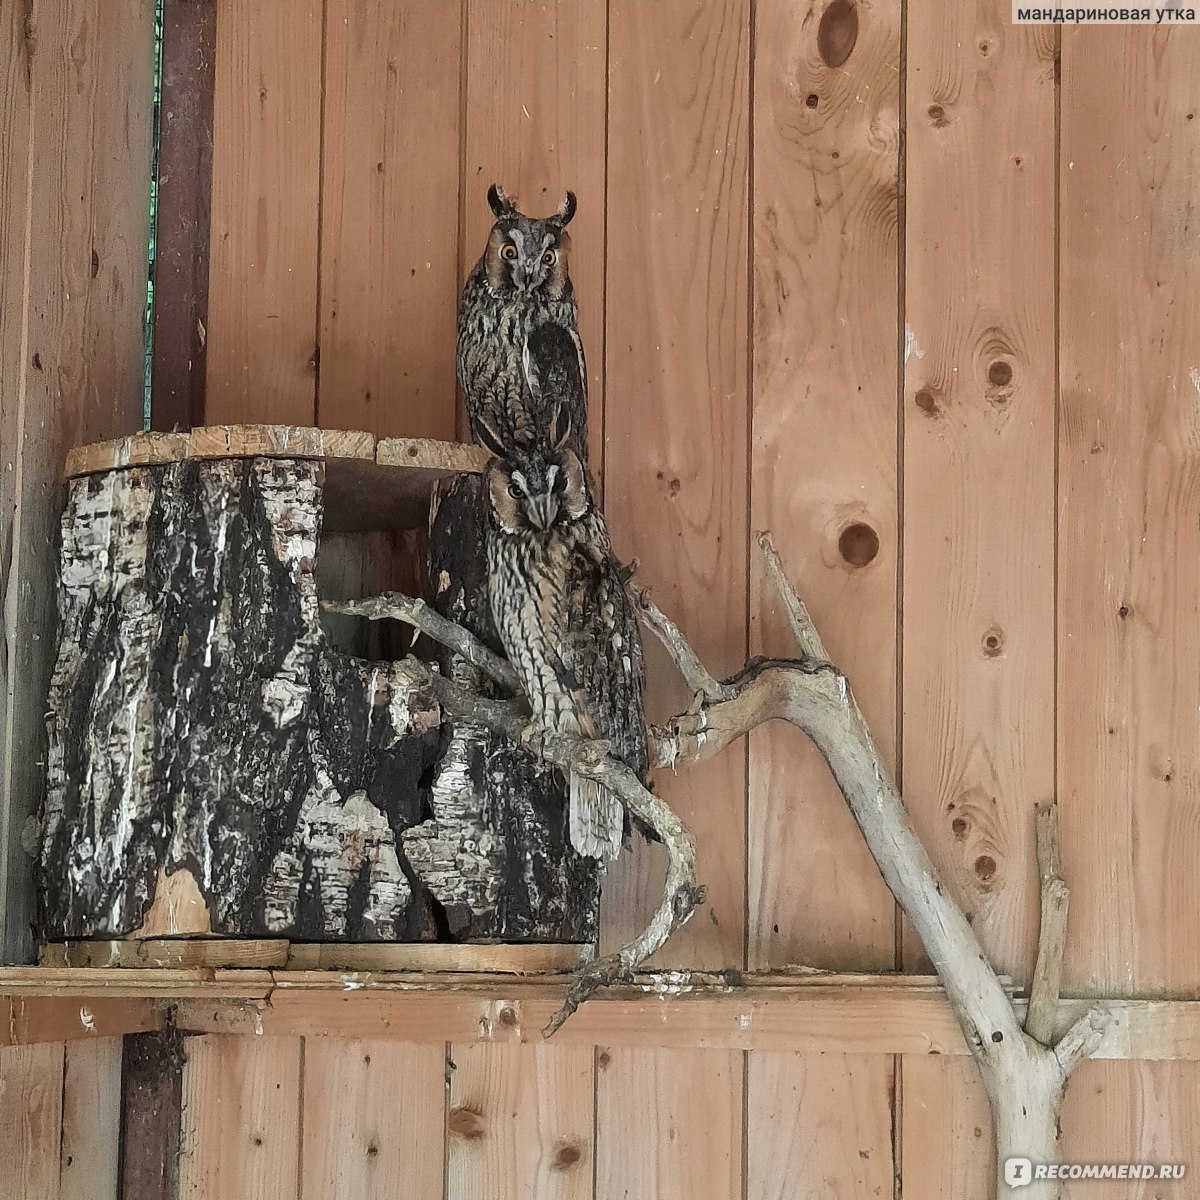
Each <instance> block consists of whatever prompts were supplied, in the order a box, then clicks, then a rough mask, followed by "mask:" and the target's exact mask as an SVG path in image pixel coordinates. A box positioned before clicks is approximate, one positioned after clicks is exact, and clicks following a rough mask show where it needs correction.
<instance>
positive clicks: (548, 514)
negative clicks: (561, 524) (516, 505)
mask: <svg viewBox="0 0 1200 1200" xmlns="http://www.w3.org/2000/svg"><path fill="white" fill-rule="evenodd" d="M525 512H526V514H527V515H528V517H529V522H530V524H531V525H533V527H534V528H535V529H539V530H541V531H542V533H547V532H548V531H549V530H550V527H551V526H552V525H553V524H554V521H555V518H557V516H558V497H557V496H556V495H555V494H554V493H553V492H543V493H542V494H541V495H540V496H530V497H528V502H527V503H526V505H525Z"/></svg>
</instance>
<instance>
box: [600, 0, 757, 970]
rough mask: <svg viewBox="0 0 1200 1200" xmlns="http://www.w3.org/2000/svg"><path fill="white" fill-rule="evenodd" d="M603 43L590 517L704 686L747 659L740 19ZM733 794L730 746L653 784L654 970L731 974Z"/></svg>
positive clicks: (641, 854)
mask: <svg viewBox="0 0 1200 1200" xmlns="http://www.w3.org/2000/svg"><path fill="white" fill-rule="evenodd" d="M611 37H612V45H611V47H610V78H609V88H610V95H609V109H610V117H609V120H610V130H609V179H610V183H611V198H610V203H609V212H608V228H609V251H608V290H609V294H610V295H611V296H612V297H613V301H614V302H613V303H612V304H610V305H609V311H608V330H607V346H608V355H607V359H608V361H607V368H606V369H607V387H608V399H607V403H606V406H605V407H606V414H607V415H606V418H605V440H606V444H607V447H608V453H607V455H606V458H605V481H606V495H607V502H606V505H605V507H606V510H607V515H608V523H609V528H610V530H611V532H612V536H613V542H614V544H615V545H616V548H617V551H618V553H619V554H621V555H622V556H625V557H630V556H636V557H637V558H638V559H639V560H640V563H641V569H640V571H639V574H638V580H639V582H641V583H642V584H643V585H644V586H648V587H650V588H651V589H652V590H653V592H654V595H655V598H656V600H657V601H658V603H659V604H660V605H661V606H662V607H663V608H664V609H665V610H666V611H667V612H668V613H669V614H670V615H671V616H672V617H673V618H674V619H675V620H676V621H677V622H678V623H679V625H680V627H681V628H682V629H683V631H684V633H685V634H686V635H687V636H688V638H689V639H690V640H691V643H692V645H693V646H694V647H695V649H696V651H697V653H699V655H700V656H701V658H703V659H704V660H705V661H706V662H707V663H708V665H709V666H710V668H711V669H712V670H713V671H715V672H716V673H718V674H721V673H723V672H728V671H732V670H735V669H737V668H738V667H740V666H741V665H742V663H743V662H744V661H745V656H746V556H747V544H748V538H747V521H748V511H749V510H748V497H747V479H746V426H747V405H748V397H747V388H746V383H747V342H748V322H747V300H746V275H747V246H746V233H747V230H746V220H747V185H748V180H747V151H748V144H747V143H748V105H747V88H748V80H747V76H748V59H749V52H748V45H749V8H748V5H747V4H746V3H745V2H744V0H722V2H721V3H719V4H709V5H705V6H703V7H698V6H697V5H695V4H693V3H691V2H690V0H665V2H664V3H661V4H658V5H655V6H653V8H651V7H649V6H645V5H642V4H639V3H636V2H633V0H616V2H615V3H614V4H613V7H612V17H611ZM717 97H720V98H721V99H720V101H719V102H718V101H717V99H716V98H717ZM649 513H652V514H653V517H652V518H650V519H648V517H647V514H649ZM651 642H652V639H651ZM647 658H648V661H649V664H650V665H649V667H648V673H649V676H650V695H649V697H648V703H649V706H650V708H651V710H652V712H654V711H657V712H658V713H660V714H663V713H665V712H666V711H667V710H668V709H670V711H671V712H678V711H681V708H680V705H682V706H683V707H686V704H687V702H688V700H689V699H690V697H687V696H684V695H683V694H682V691H683V689H682V687H681V686H676V685H675V684H674V682H673V676H672V668H671V666H670V664H669V663H668V662H667V661H666V660H665V658H663V657H661V656H660V655H659V654H658V652H657V647H656V646H654V645H653V644H648V645H647ZM745 783H746V768H745V761H744V756H743V755H741V754H740V753H739V752H738V751H737V750H734V751H732V752H731V753H729V754H726V755H724V756H722V757H721V758H719V759H717V760H715V761H714V762H712V763H710V764H708V765H706V766H705V769H704V770H703V771H694V772H691V773H687V772H683V773H681V774H680V775H679V777H678V778H672V777H670V776H667V777H665V778H660V779H659V780H658V784H659V786H660V787H661V789H662V795H663V796H664V797H666V798H667V800H668V801H669V802H670V803H671V804H672V805H673V806H674V807H675V809H676V811H677V812H678V813H679V814H680V815H681V816H682V817H683V819H684V820H685V821H686V822H687V823H688V824H689V826H690V827H691V829H692V831H693V833H694V834H695V835H696V840H697V842H698V845H699V854H700V864H699V874H700V879H701V881H702V882H703V883H704V884H706V885H707V887H708V906H707V908H706V909H705V910H704V911H703V912H701V913H700V914H699V915H698V917H697V919H696V920H694V921H692V922H691V923H690V924H689V925H688V926H686V927H685V928H684V929H683V930H681V931H680V932H679V933H678V934H677V935H676V936H675V938H674V939H672V942H671V946H670V948H669V951H668V954H667V957H669V958H670V960H671V961H672V962H678V963H681V964H686V965H688V966H702V967H722V966H738V965H740V964H741V962H742V961H743V956H744V940H745V920H744V912H743V909H744V894H743V893H744V886H745V884H744V881H745V805H744V798H745V790H746V789H745ZM637 851H638V852H637V853H635V854H634V855H632V856H629V855H626V856H625V857H624V858H622V860H621V861H620V862H618V863H617V864H616V866H615V867H614V869H613V870H612V871H611V872H610V874H609V878H608V881H607V882H606V884H605V889H604V891H605V900H606V906H605V918H606V924H607V930H606V939H607V940H608V941H609V942H610V943H611V942H615V941H616V939H617V938H619V937H622V936H625V935H628V934H632V933H633V932H634V931H635V929H637V928H640V927H641V923H642V920H643V917H644V916H645V914H647V913H649V912H650V911H651V908H652V905H653V904H655V903H657V902H658V893H659V891H660V889H661V862H660V860H659V857H658V855H657V854H656V853H655V851H654V849H652V848H651V849H647V848H646V847H645V846H638V847H637Z"/></svg>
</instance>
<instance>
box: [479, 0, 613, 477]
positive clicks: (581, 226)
mask: <svg viewBox="0 0 1200 1200" xmlns="http://www.w3.org/2000/svg"><path fill="white" fill-rule="evenodd" d="M467 28H468V31H469V36H468V46H467V64H468V70H467V79H466V129H465V138H466V140H465V160H464V174H463V180H462V189H463V190H462V206H463V215H464V230H465V241H464V243H463V250H462V270H463V273H464V274H465V273H466V272H467V271H469V270H470V269H471V267H472V266H474V264H475V261H476V259H478V257H479V255H480V254H481V253H482V252H483V247H484V243H485V241H486V240H487V232H488V230H489V229H490V228H491V225H492V220H493V218H492V215H491V211H490V209H489V208H488V206H487V201H486V199H485V197H486V194H487V189H488V188H489V187H490V186H491V184H493V183H499V184H500V185H501V186H502V187H503V188H505V190H506V191H508V192H509V193H510V194H511V195H514V196H516V198H517V201H518V204H519V205H520V208H521V210H522V211H523V212H526V213H529V214H530V215H531V216H548V215H549V214H550V213H552V212H553V211H554V210H555V209H556V208H557V207H558V205H559V203H560V202H561V200H562V198H563V193H564V192H565V191H567V190H568V189H569V190H570V191H573V192H574V193H575V194H576V197H577V199H578V204H579V208H578V211H577V213H576V216H575V219H574V220H573V221H572V222H571V226H570V231H569V232H570V235H571V257H570V269H571V281H572V283H573V284H574V286H575V293H576V298H577V299H578V302H579V332H580V336H581V337H582V338H583V345H584V351H585V354H586V357H587V367H588V441H589V447H588V450H589V462H590V464H591V467H592V471H593V472H594V474H595V475H596V476H597V478H601V477H602V465H603V462H604V337H605V328H604V311H605V281H604V275H605V203H606V189H607V182H606V175H607V166H606V162H605V131H606V123H605V122H606V98H605V83H606V78H605V72H606V55H607V49H608V30H607V12H606V5H605V3H604V2H603V0H468V3H467ZM463 436H464V437H465V436H466V427H465V425H464V426H463Z"/></svg>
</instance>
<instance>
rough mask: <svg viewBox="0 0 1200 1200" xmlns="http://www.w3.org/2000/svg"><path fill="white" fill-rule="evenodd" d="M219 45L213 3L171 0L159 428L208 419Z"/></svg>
mask: <svg viewBox="0 0 1200 1200" xmlns="http://www.w3.org/2000/svg"><path fill="white" fill-rule="evenodd" d="M216 47H217V5H216V0H167V3H166V4H165V5H164V6H163V46H162V102H161V105H160V113H161V116H160V118H159V139H158V227H157V231H156V236H155V246H154V351H153V354H154V358H153V365H152V367H151V400H150V421H151V424H152V425H153V427H154V428H155V429H176V428H178V429H188V428H190V427H191V426H193V425H203V424H204V375H205V370H204V368H205V359H206V356H207V341H208V338H207V329H206V326H207V324H208V245H209V211H210V205H211V203H212V163H213V86H214V70H215V64H216Z"/></svg>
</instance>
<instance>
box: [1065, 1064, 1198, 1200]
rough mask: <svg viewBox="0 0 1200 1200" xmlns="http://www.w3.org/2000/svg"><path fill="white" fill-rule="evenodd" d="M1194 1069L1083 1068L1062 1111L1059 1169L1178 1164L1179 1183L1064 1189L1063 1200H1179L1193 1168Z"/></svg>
mask: <svg viewBox="0 0 1200 1200" xmlns="http://www.w3.org/2000/svg"><path fill="white" fill-rule="evenodd" d="M1197 1112H1200V1063H1195V1062H1176V1063H1171V1062H1159V1063H1139V1062H1087V1063H1084V1064H1083V1065H1082V1066H1081V1067H1080V1068H1079V1069H1078V1070H1077V1071H1076V1072H1075V1074H1074V1076H1073V1077H1072V1078H1071V1082H1070V1083H1069V1084H1068V1085H1067V1098H1066V1101H1065V1102H1064V1104H1063V1112H1062V1130H1063V1134H1062V1136H1063V1159H1064V1161H1066V1162H1085V1163H1087V1162H1100V1163H1107V1162H1115V1163H1121V1162H1139V1163H1154V1164H1156V1165H1157V1164H1162V1163H1183V1164H1185V1165H1186V1166H1187V1175H1186V1177H1185V1179H1184V1181H1183V1182H1172V1183H1164V1182H1163V1181H1161V1180H1159V1181H1150V1180H1143V1181H1139V1182H1137V1183H1133V1182H1126V1183H1098V1182H1096V1181H1094V1180H1088V1181H1083V1180H1080V1181H1077V1182H1073V1183H1068V1184H1067V1185H1066V1186H1065V1187H1064V1189H1063V1200H1096V1198H1097V1197H1099V1200H1108V1198H1109V1197H1120V1200H1179V1198H1180V1197H1183V1196H1186V1195H1188V1194H1189V1193H1190V1192H1194V1190H1195V1187H1196V1184H1195V1181H1194V1175H1195V1172H1196V1163H1197V1162H1200V1123H1198V1122H1197V1121H1196V1113H1197Z"/></svg>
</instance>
